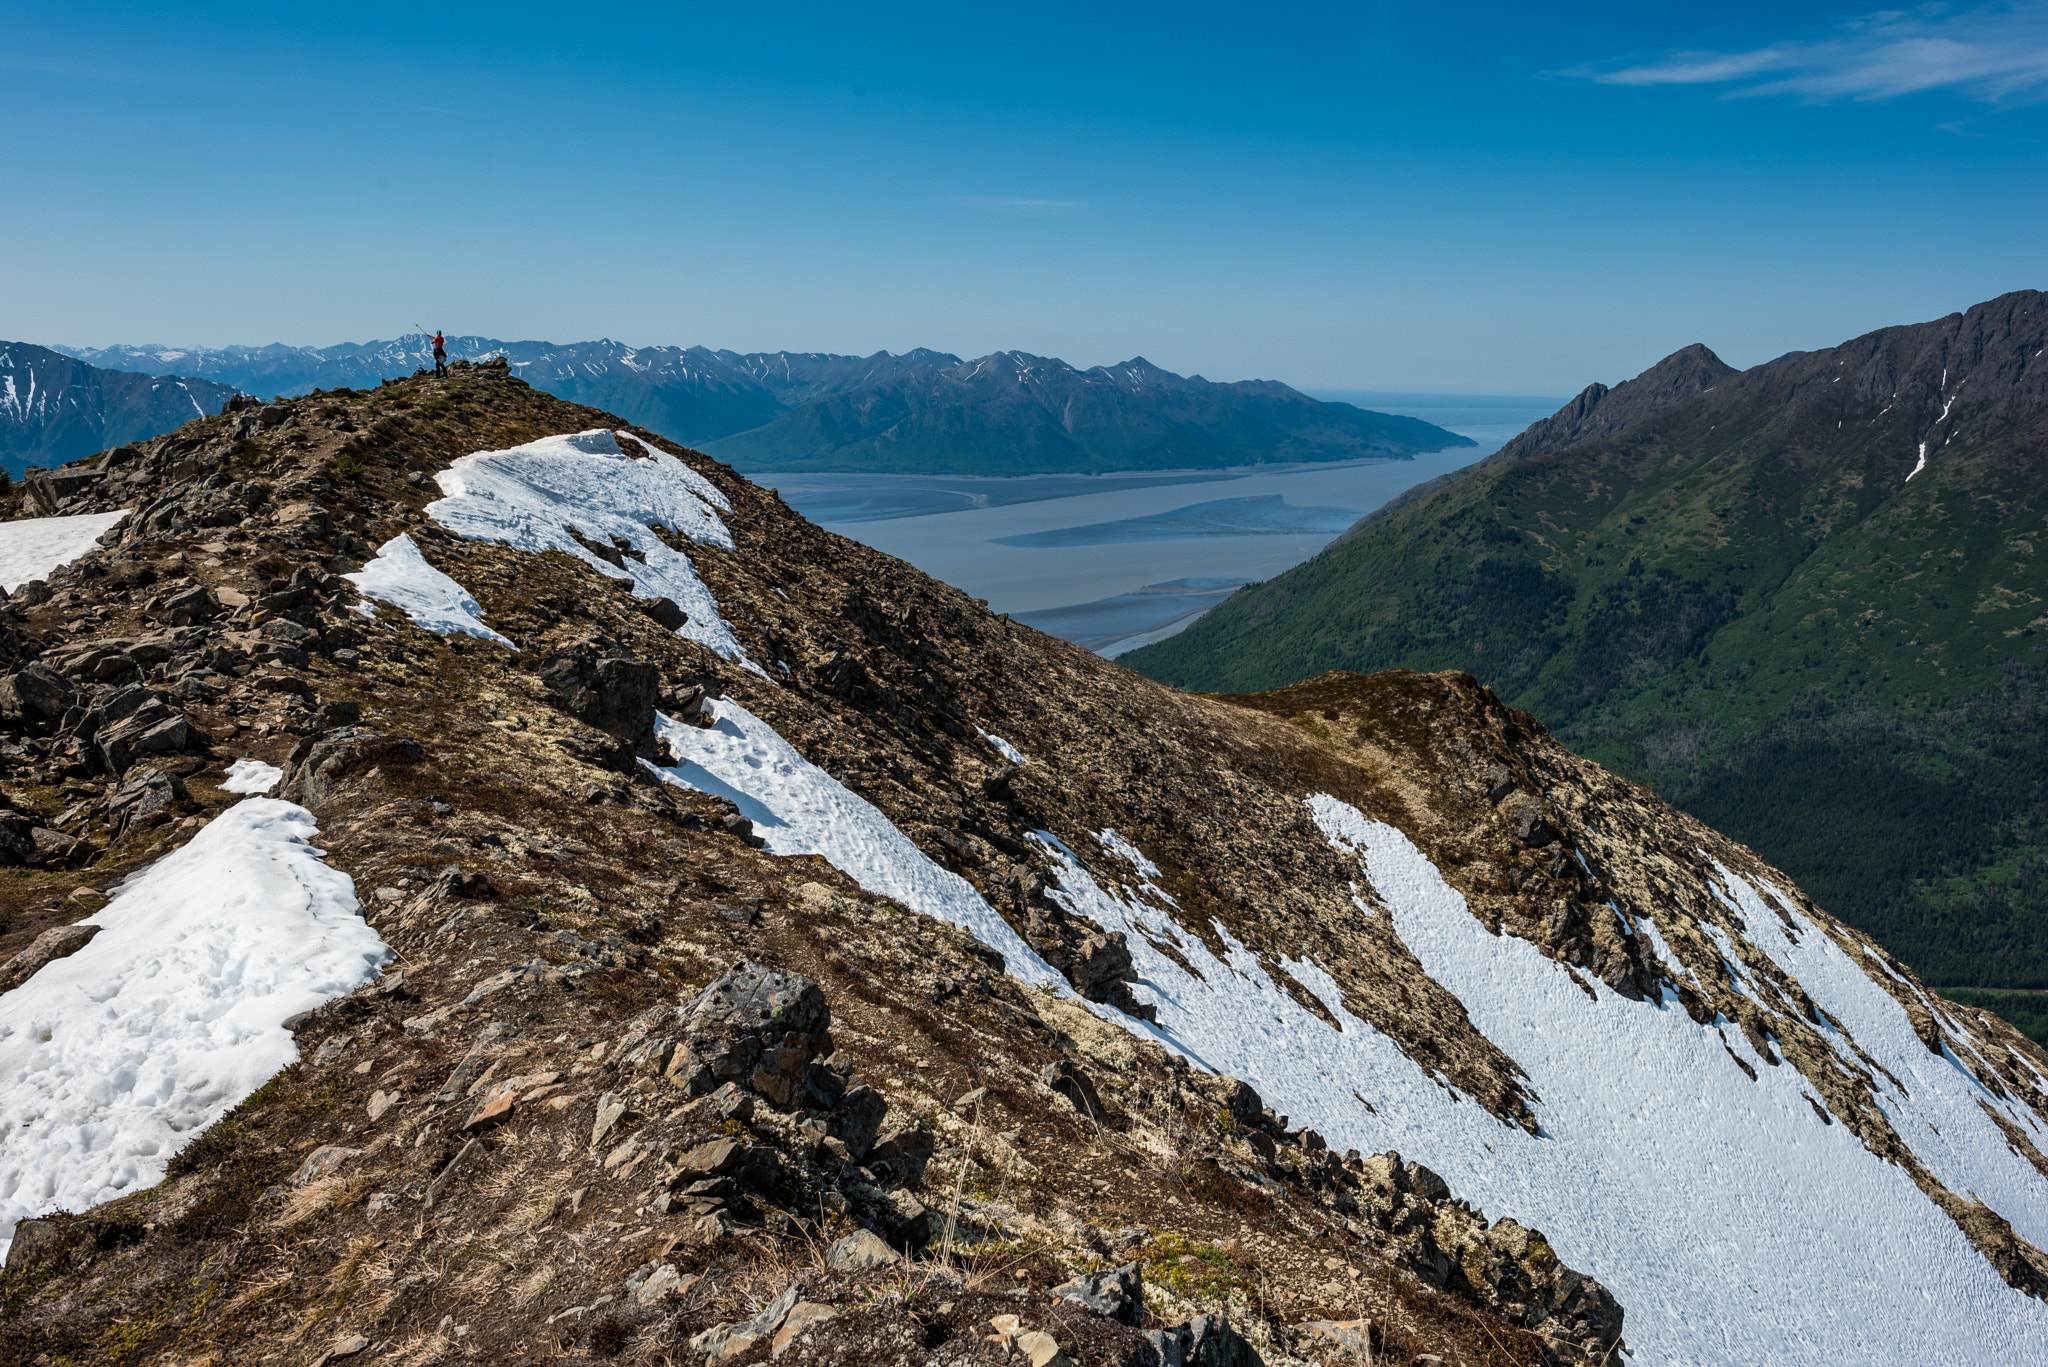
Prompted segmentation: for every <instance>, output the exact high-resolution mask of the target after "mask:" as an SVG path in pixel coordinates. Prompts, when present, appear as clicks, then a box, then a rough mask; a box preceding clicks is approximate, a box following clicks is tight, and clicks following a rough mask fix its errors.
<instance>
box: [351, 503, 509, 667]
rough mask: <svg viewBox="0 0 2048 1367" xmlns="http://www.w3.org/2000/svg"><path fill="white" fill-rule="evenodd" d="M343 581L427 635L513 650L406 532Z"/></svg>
mask: <svg viewBox="0 0 2048 1367" xmlns="http://www.w3.org/2000/svg"><path fill="white" fill-rule="evenodd" d="M342 578H344V579H346V580H348V581H349V582H350V583H352V584H354V585H355V586H356V588H357V590H358V591H359V592H361V593H362V594H363V596H364V597H366V598H376V599H379V600H381V601H383V602H386V603H389V604H391V606H393V607H395V608H397V609H398V610H399V611H401V612H403V613H404V614H405V615H406V616H407V617H410V618H412V620H413V621H414V622H415V623H416V624H418V625H419V626H422V627H425V628H426V629H427V630H428V631H432V632H435V633H438V634H439V635H442V636H454V635H461V636H480V637H482V638H483V639H484V640H486V641H496V642H498V643H499V644H501V645H507V646H511V645H512V643H511V642H510V641H508V640H506V639H505V638H504V637H503V636H500V635H499V634H498V633H497V632H495V631H492V630H491V629H490V628H489V627H487V626H485V625H484V610H483V606H482V605H481V604H480V603H478V602H477V601H476V599H475V598H473V597H471V596H470V593H469V590H468V589H466V588H464V587H462V585H460V584H458V583H456V582H455V581H454V580H453V579H450V578H449V577H448V576H447V575H445V574H443V573H441V571H439V570H437V569H435V568H434V567H433V566H432V565H430V564H428V563H427V558H426V557H425V556H424V555H421V554H420V548H419V547H418V546H415V545H414V544H413V540H412V538H411V537H409V536H407V535H406V534H405V533H403V532H400V533H399V534H398V535H397V536H394V537H392V538H391V539H390V540H389V541H387V542H385V543H384V544H383V545H381V546H379V547H378V548H377V556H376V558H375V559H374V560H372V561H371V562H370V563H369V564H367V565H365V566H363V567H362V568H361V569H360V570H358V571H356V572H355V573H354V574H344V575H343V576H342ZM357 611H359V612H361V613H362V614H363V615H364V616H366V617H368V616H374V615H375V612H374V610H373V609H372V608H371V607H370V605H369V604H367V603H362V604H358V605H357ZM512 648H513V649H514V650H517V649H518V648H519V647H517V646H512Z"/></svg>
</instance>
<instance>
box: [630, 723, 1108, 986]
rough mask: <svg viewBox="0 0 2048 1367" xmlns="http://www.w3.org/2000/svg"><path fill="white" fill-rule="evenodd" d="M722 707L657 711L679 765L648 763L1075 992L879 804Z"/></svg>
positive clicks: (1012, 964) (1023, 972)
mask: <svg viewBox="0 0 2048 1367" xmlns="http://www.w3.org/2000/svg"><path fill="white" fill-rule="evenodd" d="M717 713H718V721H717V723H716V724H715V725H713V726H709V727H696V726H689V725H686V724H684V723H682V722H678V721H673V720H671V719H669V718H667V717H659V718H657V721H656V727H655V730H656V734H657V735H659V736H660V737H661V738H662V739H663V740H666V741H667V742H668V746H669V750H670V752H671V753H673V754H676V755H679V756H681V757H682V758H681V762H680V763H678V764H676V766H675V767H674V768H670V769H657V768H655V766H653V765H651V764H650V765H648V767H649V768H650V769H654V771H655V772H656V773H658V774H660V775H661V777H662V778H664V779H666V780H667V781H668V782H670V783H673V784H675V785H676V786H677V787H679V788H690V789H693V790H695V791H697V792H702V793H715V794H717V795H719V796H720V797H726V798H730V799H732V801H733V802H734V803H736V804H737V805H738V806H739V809H740V814H741V815H742V816H744V817H746V818H747V819H748V820H750V821H752V822H753V823H754V834H756V835H758V836H760V837H761V838H762V839H763V840H764V841H765V842H766V848H767V850H768V852H769V853H770V854H780V855H797V854H816V855H822V856H824V858H825V860H826V862H827V863H829V864H831V865H832V867H833V868H835V869H838V870H839V871H840V872H841V873H843V874H845V875H846V876H847V877H849V878H851V879H853V880H854V881H855V882H857V883H859V884H860V885H861V886H862V887H864V888H866V889H867V890H868V891H869V892H872V893H875V894H877V895H879V896H882V897H892V898H894V899H895V900H896V901H898V902H901V903H902V904H903V905H904V906H906V907H909V908H910V909H911V910H912V911H917V912H922V913H923V914H925V915H926V916H932V917H936V918H938V919H939V920H941V921H946V922H950V923H951V924H953V925H956V926H961V927H964V928H965V929H967V930H968V931H970V932H972V933H973V935H974V936H975V938H977V939H979V940H980V941H981V942H982V943H983V944H985V945H987V946H989V947H990V948H991V949H994V950H996V951H997V952H998V953H1000V954H1001V955H1002V956H1003V959H1004V961H1005V962H1006V963H1007V964H1008V966H1009V972H1010V975H1011V976H1012V977H1015V978H1017V979H1019V980H1021V981H1023V982H1026V983H1029V984H1031V985H1033V986H1037V985H1039V984H1041V983H1052V984H1054V985H1056V986H1057V987H1058V988H1059V989H1061V991H1062V992H1063V993H1064V994H1066V995H1072V989H1071V988H1068V987H1067V985H1066V979H1065V977H1063V976H1062V975H1061V973H1060V971H1059V970H1058V969H1056V968H1054V967H1053V966H1052V965H1051V964H1049V963H1047V962H1046V961H1045V960H1044V959H1041V958H1040V957H1039V956H1038V951H1036V950H1034V949H1033V948H1032V947H1031V946H1030V945H1028V944H1026V943H1025V942H1024V938H1023V937H1022V936H1021V935H1019V934H1017V932H1016V931H1014V930H1012V929H1010V924H1009V922H1007V921H1005V920H1004V919H1003V918H1002V917H1001V915H999V914H998V913H997V912H996V910H995V908H993V907H991V906H990V905H989V904H988V903H987V902H984V901H983V900H982V899H981V894H980V893H978V892H976V891H975V890H974V887H973V885H972V884H970V883H969V882H968V881H967V880H966V879H964V878H962V877H961V876H960V875H959V874H957V873H952V872H949V871H948V870H946V869H942V868H940V867H939V866H938V865H937V864H934V863H933V862H932V861H931V860H930V859H929V858H927V857H926V855H925V853H924V851H923V850H920V849H919V848H918V847H917V846H916V845H915V844H913V843H912V842H911V839H910V837H909V836H907V835H905V834H904V833H903V832H902V831H900V830H898V829H897V828H896V825H895V823H894V822H892V821H890V820H889V818H888V817H887V816H885V815H883V814H882V813H881V812H880V811H878V810H877V809H876V808H875V807H874V806H873V805H872V804H870V803H869V802H867V801H866V800H865V799H864V798H861V797H858V796H856V795H855V794H853V793H852V792H849V791H848V790H847V789H846V787H845V786H844V785H843V784H841V783H840V782H839V780H837V779H835V778H833V777H832V776H831V775H830V774H828V773H826V772H825V771H824V770H823V769H820V768H819V767H818V766H817V765H815V764H812V763H811V762H810V761H809V760H807V759H805V758H804V757H803V756H802V755H800V754H798V753H797V752H796V749H795V747H793V746H791V745H790V743H789V742H788V741H786V740H784V739H783V738H782V737H781V736H779V735H777V734H776V732H775V728H774V727H772V726H770V725H768V723H766V722H764V721H762V720H761V719H760V718H759V717H757V716H755V715H754V714H753V713H751V712H749V711H747V709H746V708H744V707H741V706H740V705H739V704H738V703H736V702H734V701H733V700H732V699H730V698H724V699H721V700H720V701H719V702H718V704H717Z"/></svg>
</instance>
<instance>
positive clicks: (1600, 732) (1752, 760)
mask: <svg viewBox="0 0 2048 1367" xmlns="http://www.w3.org/2000/svg"><path fill="white" fill-rule="evenodd" d="M2044 349H2048V295H2044V294H2041V293H2037V292H2034V291H2023V292H2020V293H2016V294H2009V295H2005V296H2003V297H2002V298H1999V299H1994V300H1992V301H1990V302H1989V303H1985V304H1980V305H1978V306H1977V307H1975V308H1972V309H1970V310H1969V311H1968V312H1967V313H1961V314H1952V315H1950V316H1949V317H1946V318H1942V319H1938V320H1936V321H1934V322H1930V323H1922V324H1918V325H1914V326H1908V327H1893V328H1886V329H1884V330H1882V331H1879V332H1873V333H1871V334H1869V335H1867V336H1864V337H1858V338H1856V339H1854V340H1853V341H1849V342H1845V343H1843V344H1842V345H1840V346H1837V347H1832V348H1829V349H1828V350H1825V351H1813V352H1795V353H1792V354H1790V355H1787V356H1782V357H1780V358H1778V359H1777V360H1775V361H1771V362H1768V363H1767V364H1764V365H1759V366H1756V367H1753V368H1751V369H1749V370H1745V371H1736V370H1734V369H1732V368H1730V367H1729V366H1727V365H1724V364H1723V363H1722V362H1721V361H1720V360H1719V358H1717V357H1716V356H1715V355H1714V354H1713V353H1712V352H1710V351H1708V350H1707V349H1706V348H1705V347H1703V346H1692V347H1687V348H1686V349H1684V350H1683V351H1680V352H1678V353H1676V354H1675V355H1672V356H1670V357H1668V358H1666V359H1665V360H1664V361H1662V362H1660V363H1658V364H1657V365H1656V366H1654V367H1652V368H1651V369H1650V370H1648V371H1646V372H1644V373H1643V374H1642V375H1639V376H1637V377H1636V378H1635V379H1633V380H1630V381H1629V382H1627V383H1626V384H1622V385H1619V386H1617V387H1615V388H1613V389H1608V388H1607V387H1606V386H1604V385H1593V386H1590V387H1589V388H1587V389H1586V390H1585V392H1583V393H1582V394H1580V395H1579V396H1578V397H1577V398H1576V399H1574V400H1572V402H1571V403H1569V404H1567V405H1566V406H1565V407H1564V408H1562V409H1560V410H1559V411H1558V412H1557V413H1556V414H1555V415H1553V416H1552V417H1550V418H1548V419H1546V420H1545V421H1543V422H1540V423H1537V424H1536V425H1535V426H1533V427H1531V428H1529V430H1528V431H1526V432H1524V433H1523V434H1522V435H1521V436H1519V437H1517V438H1516V439H1515V440H1514V441H1512V442H1510V443H1509V444H1508V445H1507V446H1505V447H1503V448H1502V449H1501V450H1500V451H1499V452H1497V453H1496V454H1494V455H1493V456H1491V457H1489V458H1488V459H1486V460H1485V461H1483V462H1481V463H1480V464H1478V465H1477V466H1474V467H1472V468H1471V469H1470V470H1469V471H1467V472H1463V473H1461V474H1459V475H1454V476H1450V477H1447V478H1446V479H1445V480H1441V481H1437V482H1436V483H1435V484H1434V485H1432V486H1426V487H1425V488H1423V489H1421V490H1418V491H1416V492H1415V493H1413V494H1411V495H1410V496H1409V497H1408V498H1407V499H1406V500H1404V501H1403V502H1402V503H1401V504H1400V506H1394V507H1391V508H1390V509H1388V510H1385V511H1383V512H1381V513H1379V514H1376V515H1375V516H1373V517H1371V518H1368V519H1367V520H1366V521H1365V522H1364V523H1362V524H1361V525H1360V526H1358V527H1356V528H1354V529H1353V530H1352V531H1350V532H1348V533H1346V534H1345V536H1343V537H1341V538H1339V539H1338V540H1337V541H1336V542H1334V543H1332V544H1331V545H1330V546H1329V547H1328V548H1327V549H1325V550H1324V551H1323V552H1322V553H1321V554H1320V555H1318V556H1317V557H1315V558H1314V559H1312V560H1310V561H1308V562H1307V563H1305V564H1303V565H1300V566H1298V567H1296V568H1295V569H1293V570H1290V571H1288V572H1287V573H1286V574H1284V575H1281V576H1279V577H1278V578H1275V579H1273V580H1270V581H1268V582H1267V583H1265V584H1262V585H1258V586H1255V587H1253V588H1249V589H1246V590H1244V591H1243V592H1241V593H1239V594H1238V595H1237V596H1236V597H1234V598H1232V599H1230V600H1229V601H1228V602H1226V603H1224V604H1223V605H1222V606H1220V607H1218V608H1217V609H1216V610H1215V611H1213V612H1212V613H1210V614H1209V615H1208V616H1207V617H1205V618H1203V619H1202V620H1201V621H1199V622H1197V623H1195V624H1194V626H1192V627H1191V628H1190V629H1189V630H1188V631H1187V632H1185V633H1184V634H1182V635H1180V636H1177V637H1174V638H1172V639H1170V640H1167V641H1164V642H1161V643H1159V644H1157V645H1153V646H1149V647H1146V648H1145V649H1142V650H1139V651H1135V652H1133V653H1131V654H1128V655H1125V656H1123V657H1122V662H1123V663H1125V664H1128V665H1130V666H1132V667H1133V668H1136V669H1138V670H1141V671H1143V672H1145V673H1148V674H1151V675H1152V676H1154V677H1155V678H1159V679H1163V680H1165V681H1167V682H1169V683H1174V684H1179V685H1181V686H1183V687H1187V688H1197V689H1203V690H1214V691H1222V692H1232V693H1236V692H1248V691H1252V690H1256V689H1265V688H1273V687H1279V686H1282V685H1286V684H1290V683H1293V682H1295V681H1297V680H1301V679H1306V678H1309V677H1312V676H1314V675H1316V674H1318V673H1320V672H1321V671H1323V670H1327V669H1350V670H1358V671H1367V670H1375V669H1386V668H1390V667H1395V666H1406V667H1409V668H1415V669H1426V670H1442V669H1461V670H1469V671H1471V672H1472V673H1474V674H1476V675H1477V676H1478V677H1479V678H1480V679H1481V680H1482V681H1483V682H1486V683H1489V684H1491V685H1493V687H1494V688H1496V689H1497V690H1498V691H1499V692H1500V694H1501V696H1502V697H1504V698H1505V699H1507V700H1508V701H1510V702H1512V703H1514V704H1515V705H1516V706H1519V707H1523V708H1526V709H1528V710H1529V711H1531V712H1533V713H1535V714H1536V716H1537V717H1538V718H1539V719H1540V720H1542V721H1543V722H1544V723H1545V724H1546V725H1548V726H1550V727H1551V728H1552V729H1553V730H1555V731H1556V732H1557V733H1558V734H1559V736H1560V737H1561V738H1563V739H1565V740H1566V741H1567V742H1568V743H1570V744H1571V745H1573V746H1574V747H1576V748H1577V749H1579V750H1580V751H1582V752H1583V753H1586V754H1589V755H1591V756H1593V757H1595V758H1596V759H1598V760H1599V761H1600V762H1602V763H1603V764H1606V765H1607V766H1609V767H1610V768H1613V769H1615V770H1618V771H1619V772H1621V773H1624V774H1627V775H1629V776H1630V777H1632V778H1636V779H1639V780H1642V781H1645V782H1648V783H1651V784H1652V785H1654V786H1655V787H1656V788H1657V789H1658V790H1659V791H1660V792H1661V793H1662V794H1664V795H1665V796H1667V797H1669V798H1671V799H1673V800H1674V801H1677V802H1678V803H1680V804H1681V805H1683V806H1685V807H1687V808H1689V809H1690V810H1691V811H1692V812H1693V813H1695V814H1696V815H1698V816H1699V817H1701V818H1702V819H1704V820H1706V821H1708V822H1711V823H1713V824H1715V825H1717V826H1719V827H1720V828H1721V829H1723V830H1726V831H1729V832H1731V833H1732V834H1734V835H1735V836H1736V837H1737V838H1738V839H1741V840H1743V841H1746V842H1748V843H1749V844H1751V845H1753V846H1755V847H1756V848H1757V849H1758V850H1759V851H1761V852H1762V853H1763V854H1764V855H1765V856H1766V857H1767V858H1769V859H1771V860H1773V861H1774V862H1776V863H1778V864H1780V865H1781V866H1783V867H1784V868H1785V869H1787V870H1788V871H1790V872H1791V873H1792V874H1793V876H1795V877H1796V878H1798V879H1799V880H1800V881H1801V883H1802V884H1803V885H1804V886H1806V887H1807V888H1809V889H1810V890H1812V892H1813V893H1814V894H1815V895H1816V896H1817V897H1819V898H1820V899H1821V900H1822V901H1823V902H1824V903H1825V904H1826V905H1828V906H1830V907H1832V908H1834V909H1835V910H1836V911H1838V912H1839V913H1841V914H1842V915H1844V916H1846V917H1847V918H1848V919H1850V920H1851V921H1854V922H1856V923H1857V924H1858V925H1860V926H1862V927H1863V928H1864V929H1866V930H1869V931H1871V932H1872V933H1874V934H1876V935H1877V936H1878V937H1879V938H1881V939H1882V940H1884V941H1885V943H1886V944H1887V945H1888V946H1889V947H1890V948H1891V949H1892V950H1893V951H1894V952H1896V953H1897V954H1899V955H1900V956H1901V957H1903V958H1905V959H1906V960H1907V961H1908V962H1910V963H1912V964H1913V965H1914V966H1915V968H1917V969H1918V970H1919V971H1920V972H1922V973H1923V974H1925V975H1926V976H1927V977H1928V978H1929V979H1930V980H1932V981H1934V982H1936V983H1939V984H1942V985H1943V986H1944V987H1954V988H1964V987H1980V988H1991V987H2002V988H2029V989H2040V988H2048V902H2044V898H2048V736H2044V730H2043V727H2044V723H2048V657H2044V654H2043V648H2044V643H2048V361H2044V360H2043V359H2042V354H2043V351H2044Z"/></svg>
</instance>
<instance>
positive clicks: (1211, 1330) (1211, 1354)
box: [1145, 1315, 1266, 1367]
mask: <svg viewBox="0 0 2048 1367" xmlns="http://www.w3.org/2000/svg"><path fill="white" fill-rule="evenodd" d="M1145 1337H1146V1338H1147V1339H1149V1340H1150V1341H1151V1343H1152V1348H1153V1351H1155V1352H1156V1353H1158V1354H1159V1361H1160V1365H1161V1367H1265V1361H1266V1360H1265V1359H1264V1358H1262V1357H1260V1356H1259V1353H1258V1350H1257V1349H1255V1348H1253V1347H1252V1346H1251V1344H1249V1343H1247V1342H1245V1339H1244V1336H1243V1335H1242V1334H1240V1333H1238V1332H1237V1330H1235V1329H1233V1328H1231V1327H1230V1321H1229V1319H1227V1318H1226V1317H1224V1316H1222V1315H1198V1316H1196V1317H1195V1318H1194V1319H1191V1320H1189V1321H1188V1322H1187V1323H1185V1324H1177V1325H1175V1326H1174V1327H1173V1328H1171V1329H1154V1330H1153V1331H1152V1332H1150V1333H1149V1334H1147V1335H1146V1336H1145Z"/></svg>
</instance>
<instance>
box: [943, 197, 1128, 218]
mask: <svg viewBox="0 0 2048 1367" xmlns="http://www.w3.org/2000/svg"><path fill="white" fill-rule="evenodd" d="M946 202H947V203H948V204H958V205H960V206H962V207H963V208H968V209H985V210H987V211H988V212H990V213H999V214H1000V213H1008V214H1059V213H1072V212H1074V211H1075V210H1078V209H1092V208H1094V207H1095V206H1094V205H1092V204H1090V203H1089V202H1088V201H1087V200H1085V199H1023V198H1020V197H1018V196H1014V195H949V196H947V199H946Z"/></svg>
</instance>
